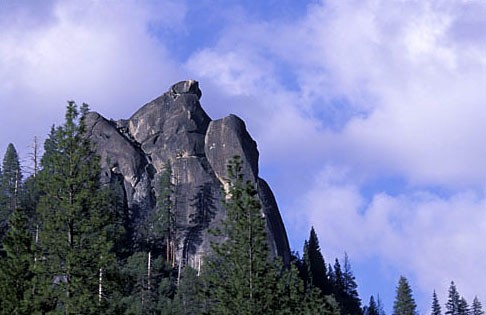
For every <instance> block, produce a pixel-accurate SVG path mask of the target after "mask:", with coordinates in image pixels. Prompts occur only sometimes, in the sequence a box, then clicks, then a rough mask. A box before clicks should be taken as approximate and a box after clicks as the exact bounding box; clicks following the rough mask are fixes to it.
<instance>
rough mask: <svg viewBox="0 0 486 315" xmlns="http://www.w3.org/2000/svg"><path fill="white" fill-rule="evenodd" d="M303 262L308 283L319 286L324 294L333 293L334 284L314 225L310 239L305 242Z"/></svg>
mask: <svg viewBox="0 0 486 315" xmlns="http://www.w3.org/2000/svg"><path fill="white" fill-rule="evenodd" d="M303 262H304V272H305V276H304V277H305V282H306V284H307V285H311V286H314V287H316V288H318V289H319V290H321V292H322V294H324V295H329V294H331V293H332V291H333V290H332V285H331V283H330V282H329V278H328V275H327V270H326V264H325V262H324V257H323V256H322V253H321V249H320V247H319V240H318V238H317V234H316V232H315V231H314V227H312V228H311V231H310V235H309V240H308V241H306V242H305V244H304V257H303Z"/></svg>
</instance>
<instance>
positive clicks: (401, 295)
mask: <svg viewBox="0 0 486 315" xmlns="http://www.w3.org/2000/svg"><path fill="white" fill-rule="evenodd" d="M416 314H417V304H416V303H415V299H414V298H413V295H412V289H411V288H410V285H409V284H408V281H407V279H406V278H405V277H403V276H401V277H400V280H399V281H398V286H397V290H396V297H395V302H394V303H393V315H416Z"/></svg>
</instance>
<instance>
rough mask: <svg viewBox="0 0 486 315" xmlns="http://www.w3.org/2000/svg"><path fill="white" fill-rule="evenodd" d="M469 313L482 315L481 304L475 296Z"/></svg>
mask: <svg viewBox="0 0 486 315" xmlns="http://www.w3.org/2000/svg"><path fill="white" fill-rule="evenodd" d="M471 315H484V311H483V306H482V305H481V302H479V299H478V297H477V296H475V297H474V300H473V304H472V307H471Z"/></svg>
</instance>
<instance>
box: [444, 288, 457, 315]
mask: <svg viewBox="0 0 486 315" xmlns="http://www.w3.org/2000/svg"><path fill="white" fill-rule="evenodd" d="M460 300H461V298H460V296H459V292H457V289H456V285H455V283H454V281H451V285H450V287H449V298H448V300H447V303H446V309H447V310H446V312H445V314H446V315H459V304H460Z"/></svg>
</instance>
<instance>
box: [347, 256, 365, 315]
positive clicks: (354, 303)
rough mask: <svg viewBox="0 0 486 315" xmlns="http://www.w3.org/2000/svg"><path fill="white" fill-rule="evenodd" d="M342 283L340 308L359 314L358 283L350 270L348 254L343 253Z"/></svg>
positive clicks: (360, 311)
mask: <svg viewBox="0 0 486 315" xmlns="http://www.w3.org/2000/svg"><path fill="white" fill-rule="evenodd" d="M343 280H344V281H343V284H344V302H343V306H342V309H343V311H344V312H345V313H347V314H352V315H361V314H362V313H363V312H362V309H361V299H360V298H359V294H358V290H357V289H358V285H357V284H356V278H355V277H354V275H353V272H352V270H351V263H350V262H349V258H348V254H347V253H344V272H343Z"/></svg>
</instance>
